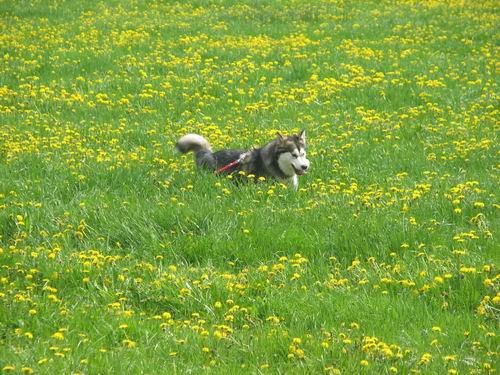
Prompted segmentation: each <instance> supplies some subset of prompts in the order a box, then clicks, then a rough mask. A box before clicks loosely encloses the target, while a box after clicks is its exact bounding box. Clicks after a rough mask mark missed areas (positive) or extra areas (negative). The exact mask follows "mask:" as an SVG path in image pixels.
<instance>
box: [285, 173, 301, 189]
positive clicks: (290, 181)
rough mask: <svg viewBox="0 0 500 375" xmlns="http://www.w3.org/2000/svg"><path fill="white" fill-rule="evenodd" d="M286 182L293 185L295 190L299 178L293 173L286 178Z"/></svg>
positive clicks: (297, 186) (297, 187)
mask: <svg viewBox="0 0 500 375" xmlns="http://www.w3.org/2000/svg"><path fill="white" fill-rule="evenodd" d="M287 182H288V184H289V185H292V186H293V190H295V191H297V190H298V189H299V178H298V177H297V175H296V174H295V175H293V177H290V178H289V179H288V180H287Z"/></svg>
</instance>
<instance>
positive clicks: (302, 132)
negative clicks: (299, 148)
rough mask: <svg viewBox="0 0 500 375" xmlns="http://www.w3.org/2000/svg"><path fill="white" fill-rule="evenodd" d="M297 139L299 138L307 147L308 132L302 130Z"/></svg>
mask: <svg viewBox="0 0 500 375" xmlns="http://www.w3.org/2000/svg"><path fill="white" fill-rule="evenodd" d="M297 137H298V138H299V141H300V142H301V143H303V144H304V146H305V145H306V130H305V129H302V130H301V131H300V132H299V134H297Z"/></svg>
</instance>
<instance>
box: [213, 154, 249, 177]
mask: <svg viewBox="0 0 500 375" xmlns="http://www.w3.org/2000/svg"><path fill="white" fill-rule="evenodd" d="M246 154H247V153H244V154H241V155H240V157H239V158H238V159H236V160H235V161H232V162H231V163H229V164H227V165H225V166H223V167H221V168H219V169H217V170H216V171H215V174H219V173H222V172H225V171H227V170H228V169H229V168H231V167H234V166H235V165H238V164H240V163H241V162H242V161H243V159H244V157H245V156H246Z"/></svg>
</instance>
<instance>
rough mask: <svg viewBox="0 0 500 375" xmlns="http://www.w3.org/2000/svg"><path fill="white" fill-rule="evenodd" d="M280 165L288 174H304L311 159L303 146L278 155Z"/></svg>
mask: <svg viewBox="0 0 500 375" xmlns="http://www.w3.org/2000/svg"><path fill="white" fill-rule="evenodd" d="M278 165H279V167H280V169H281V170H282V171H283V173H284V174H285V175H287V176H294V175H299V176H300V175H303V174H304V173H306V170H307V169H308V168H309V160H307V158H306V152H305V150H304V149H302V148H300V149H299V148H296V149H295V150H293V151H291V152H284V153H282V154H280V156H279V157H278Z"/></svg>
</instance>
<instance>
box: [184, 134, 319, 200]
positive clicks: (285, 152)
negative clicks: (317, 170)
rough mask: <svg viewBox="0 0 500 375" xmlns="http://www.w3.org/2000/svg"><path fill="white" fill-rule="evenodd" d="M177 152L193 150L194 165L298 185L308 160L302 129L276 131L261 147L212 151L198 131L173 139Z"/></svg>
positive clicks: (307, 168)
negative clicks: (291, 132)
mask: <svg viewBox="0 0 500 375" xmlns="http://www.w3.org/2000/svg"><path fill="white" fill-rule="evenodd" d="M176 148H177V150H178V151H179V152H181V153H183V154H185V153H188V152H193V153H194V155H195V161H196V166H197V167H198V168H204V169H208V170H213V171H215V172H216V173H217V174H219V173H225V174H233V173H238V172H244V174H246V175H253V176H254V178H255V179H256V180H258V179H259V178H260V177H264V178H272V179H277V180H285V181H286V182H288V183H290V184H292V185H293V187H294V188H295V190H297V188H298V186H299V180H298V176H302V175H303V174H305V173H306V172H307V171H308V170H309V166H310V162H309V160H308V159H307V157H306V132H305V130H301V131H300V132H299V133H298V134H297V135H292V136H283V135H281V134H280V133H278V134H277V136H276V139H274V140H273V141H271V142H269V143H267V144H266V145H264V146H263V147H261V148H256V149H255V148H252V149H250V150H248V151H246V150H221V151H217V152H213V151H212V148H211V147H210V144H209V143H208V141H207V140H206V139H205V138H203V137H202V136H201V135H198V134H187V135H185V136H183V137H182V138H180V139H179V141H178V142H177V143H176Z"/></svg>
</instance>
